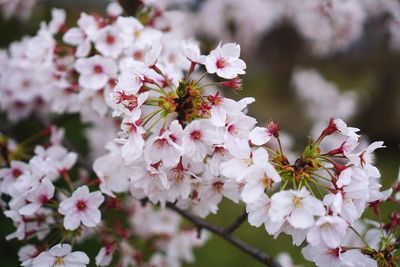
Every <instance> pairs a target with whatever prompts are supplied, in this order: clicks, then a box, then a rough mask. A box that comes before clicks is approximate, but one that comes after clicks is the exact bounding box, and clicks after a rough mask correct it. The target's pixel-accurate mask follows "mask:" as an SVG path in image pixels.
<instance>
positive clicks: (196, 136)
mask: <svg viewBox="0 0 400 267" xmlns="http://www.w3.org/2000/svg"><path fill="white" fill-rule="evenodd" d="M190 137H191V138H192V139H193V140H200V138H201V133H200V131H193V132H192V133H191V134H190Z"/></svg>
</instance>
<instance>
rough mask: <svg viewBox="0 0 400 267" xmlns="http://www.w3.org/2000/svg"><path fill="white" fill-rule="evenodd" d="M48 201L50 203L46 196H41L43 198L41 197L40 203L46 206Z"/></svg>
mask: <svg viewBox="0 0 400 267" xmlns="http://www.w3.org/2000/svg"><path fill="white" fill-rule="evenodd" d="M47 201H49V199H48V198H47V196H46V195H41V196H40V197H39V202H40V203H42V204H46V203H47Z"/></svg>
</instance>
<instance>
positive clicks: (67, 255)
mask: <svg viewBox="0 0 400 267" xmlns="http://www.w3.org/2000/svg"><path fill="white" fill-rule="evenodd" d="M88 264H89V258H88V256H87V255H86V254H85V253H83V252H81V251H74V252H71V246H70V245H68V244H58V245H55V246H54V247H52V248H51V249H50V250H49V251H44V252H42V253H40V254H39V256H37V257H36V258H35V259H33V261H32V267H52V266H79V267H85V266H87V265H88Z"/></svg>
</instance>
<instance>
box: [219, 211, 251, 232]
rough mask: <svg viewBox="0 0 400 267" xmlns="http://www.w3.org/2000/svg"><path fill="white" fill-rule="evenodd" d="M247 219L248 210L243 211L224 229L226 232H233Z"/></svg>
mask: <svg viewBox="0 0 400 267" xmlns="http://www.w3.org/2000/svg"><path fill="white" fill-rule="evenodd" d="M246 219H247V212H246V210H244V211H243V213H242V214H241V215H240V216H239V217H238V218H237V219H236V220H235V221H234V222H233V223H232V224H231V225H230V226H228V227H226V228H225V229H224V232H225V234H228V235H229V234H232V233H233V232H234V231H235V230H236V229H238V228H239V227H240V225H242V223H244V222H245V221H246Z"/></svg>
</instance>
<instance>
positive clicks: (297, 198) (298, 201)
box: [293, 197, 303, 208]
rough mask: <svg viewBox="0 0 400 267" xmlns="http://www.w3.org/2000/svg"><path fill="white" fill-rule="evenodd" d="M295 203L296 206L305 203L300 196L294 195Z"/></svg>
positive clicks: (298, 206)
mask: <svg viewBox="0 0 400 267" xmlns="http://www.w3.org/2000/svg"><path fill="white" fill-rule="evenodd" d="M293 205H294V206H295V207H296V208H300V207H301V206H302V205H303V201H302V199H301V198H300V197H293Z"/></svg>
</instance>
